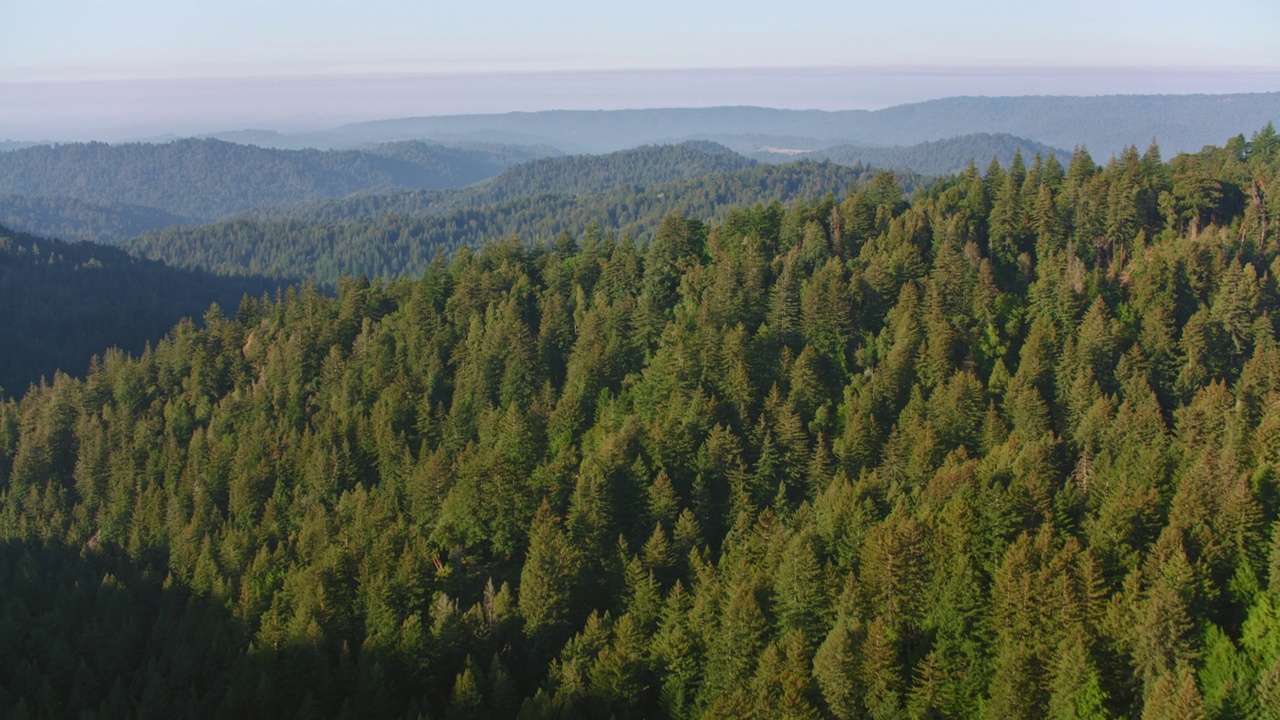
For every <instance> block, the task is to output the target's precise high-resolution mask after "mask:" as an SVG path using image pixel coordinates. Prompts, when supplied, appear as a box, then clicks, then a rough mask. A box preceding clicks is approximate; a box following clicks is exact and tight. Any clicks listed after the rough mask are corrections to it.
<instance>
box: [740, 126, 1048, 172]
mask: <svg viewBox="0 0 1280 720" xmlns="http://www.w3.org/2000/svg"><path fill="white" fill-rule="evenodd" d="M1016 153H1021V154H1022V156H1023V158H1026V159H1028V160H1029V159H1031V158H1033V157H1035V156H1036V155H1041V156H1042V157H1048V156H1049V155H1050V154H1051V153H1052V154H1054V155H1056V156H1057V157H1058V159H1059V160H1061V161H1063V162H1066V161H1068V160H1070V159H1071V153H1070V152H1064V151H1063V150H1060V149H1058V148H1053V147H1049V146H1048V145H1045V144H1043V143H1038V142H1034V141H1032V140H1025V139H1023V138H1020V137H1014V136H1013V135H1008V134H996V135H992V134H990V133H975V134H972V135H962V136H960V137H954V138H948V139H946V140H936V141H933V142H926V143H920V144H918V145H911V146H908V147H884V148H879V147H877V148H870V147H856V146H853V145H837V146H835V147H829V148H824V149H822V150H813V151H811V152H804V153H785V154H783V153H777V152H773V153H767V152H766V153H760V154H758V155H756V157H757V158H759V159H762V160H763V159H768V160H771V161H774V162H778V161H783V162H790V161H795V160H797V159H801V158H806V159H813V160H830V161H831V162H834V163H839V164H841V165H859V164H860V165H868V166H870V167H876V168H883V169H885V170H910V171H913V172H917V173H920V174H922V175H950V174H952V173H958V172H960V171H962V170H964V169H965V167H966V166H967V165H968V164H969V163H970V162H971V161H972V162H976V163H977V164H978V165H979V167H986V165H987V163H988V162H990V161H991V158H993V157H994V158H996V159H997V160H999V161H1000V163H1001V164H1003V165H1008V164H1009V163H1011V162H1013V156H1014V155H1015V154H1016Z"/></svg>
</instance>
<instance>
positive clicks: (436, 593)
mask: <svg viewBox="0 0 1280 720" xmlns="http://www.w3.org/2000/svg"><path fill="white" fill-rule="evenodd" d="M1276 188H1280V140H1278V139H1277V137H1276V134H1275V132H1274V130H1273V129H1272V128H1271V127H1270V126H1268V127H1267V128H1266V129H1264V130H1262V131H1259V132H1257V133H1254V134H1253V136H1252V137H1251V138H1250V139H1246V138H1245V137H1244V136H1240V137H1237V138H1234V139H1232V140H1231V141H1229V142H1228V143H1227V144H1226V145H1225V147H1220V148H1207V149H1206V150H1204V151H1203V152H1200V153H1197V154H1193V155H1179V156H1177V157H1175V158H1173V159H1171V160H1170V161H1168V162H1165V161H1164V160H1162V158H1161V157H1160V154H1159V151H1158V149H1156V148H1155V147H1154V146H1152V147H1151V148H1150V149H1148V150H1147V151H1146V152H1145V153H1143V152H1140V151H1138V150H1137V149H1136V148H1130V149H1128V150H1126V151H1125V152H1124V153H1122V154H1120V155H1118V156H1116V157H1114V158H1112V159H1111V160H1110V161H1108V162H1106V163H1105V164H1103V165H1098V164H1096V163H1095V162H1094V160H1093V159H1092V158H1091V157H1090V156H1089V154H1088V153H1087V152H1084V151H1078V152H1076V153H1074V154H1073V156H1072V158H1071V161H1070V163H1069V164H1068V165H1067V166H1066V167H1063V166H1062V165H1061V164H1059V163H1058V162H1057V160H1056V159H1054V158H1052V157H1046V158H1040V157H1037V158H1035V159H1034V160H1032V161H1030V162H1029V163H1028V162H1025V161H1024V158H1022V157H1021V156H1016V157H1015V158H1014V160H1013V161H1012V162H1011V163H1009V164H1008V165H1004V166H1002V165H1001V164H999V163H992V164H991V165H990V166H989V167H987V168H986V169H985V170H981V171H980V170H979V169H978V168H975V167H972V166H971V167H970V168H969V169H968V170H966V171H964V172H962V173H959V174H956V175H953V176H950V177H948V178H945V179H943V180H941V181H939V182H937V183H934V184H932V185H930V186H929V187H928V188H927V189H922V190H921V191H919V192H917V193H915V194H914V195H911V196H909V195H908V193H906V192H905V191H904V188H903V186H902V184H901V183H900V182H899V181H898V180H897V179H896V178H895V177H894V176H893V175H890V174H886V173H880V174H876V175H874V176H871V177H864V178H860V179H857V181H856V182H854V183H852V186H851V187H850V189H849V190H848V192H847V193H842V194H841V195H840V196H838V197H832V196H827V197H825V198H824V197H822V196H821V195H819V196H818V197H812V198H809V199H807V200H804V201H796V202H791V203H788V204H785V205H784V204H782V203H768V202H758V203H754V204H752V203H751V201H747V203H748V204H743V205H740V206H738V207H736V208H734V209H732V210H726V211H725V212H724V214H723V215H720V216H716V217H705V216H702V215H699V214H696V213H694V212H691V211H688V210H687V209H686V212H685V213H679V212H671V213H668V214H666V215H665V217H663V218H662V219H661V220H660V221H659V220H654V227H653V228H652V230H651V232H652V240H651V242H647V243H642V242H637V241H636V240H634V239H632V238H633V236H630V235H628V234H626V233H623V232H621V231H620V227H621V223H609V222H600V223H599V226H598V227H592V228H590V229H584V230H577V231H571V232H564V233H560V234H559V235H557V236H555V238H554V240H550V241H548V242H544V243H538V244H530V243H527V242H521V240H519V239H518V238H515V237H511V236H507V235H506V233H505V232H503V233H501V235H502V236H503V237H505V238H506V239H494V240H492V241H491V242H488V243H486V244H484V245H483V246H481V247H478V248H476V249H474V250H472V249H467V248H465V247H458V248H456V250H455V251H454V252H453V253H452V255H451V256H450V257H448V258H445V257H443V256H440V257H437V258H436V259H435V260H434V261H431V262H430V263H429V264H426V265H425V266H423V267H415V266H413V265H411V264H406V265H404V266H402V267H401V268H400V270H401V273H388V274H387V276H388V277H391V276H393V275H398V274H402V273H408V274H409V276H408V277H403V278H400V279H395V280H386V281H383V280H378V279H375V280H369V279H367V278H365V277H360V278H353V277H352V276H351V275H346V276H344V277H342V278H341V279H340V280H338V281H337V283H336V292H335V293H334V294H333V295H329V294H326V293H323V292H321V291H320V290H319V289H318V287H317V286H316V285H304V286H301V287H298V288H293V289H289V290H287V291H285V292H282V293H280V294H279V295H277V296H270V295H261V296H253V295H251V296H248V297H246V298H245V299H244V300H243V302H241V304H240V305H239V308H238V310H237V311H236V312H235V314H234V316H232V314H231V312H230V310H229V309H228V311H227V312H225V313H223V312H210V313H208V314H207V315H206V316H205V318H204V322H203V324H202V326H199V327H198V326H197V325H196V324H194V323H192V322H190V321H186V322H182V323H180V324H178V325H177V326H176V327H174V328H173V329H172V331H171V332H170V333H169V335H168V336H167V337H166V338H165V339H164V340H162V341H160V342H158V343H156V344H154V345H153V346H151V347H149V348H147V349H145V350H143V351H142V352H140V353H137V354H134V355H127V354H125V353H123V352H118V351H117V352H109V353H107V354H106V355H105V356H104V357H103V358H102V359H101V361H100V362H97V363H95V364H94V365H93V366H92V368H91V369H90V370H89V372H88V373H87V374H86V375H85V376H84V377H83V378H82V379H75V378H72V377H70V376H68V375H66V374H63V373H58V374H56V375H55V376H53V378H52V380H51V381H50V382H47V383H44V384H41V385H40V386H38V387H34V388H32V389H31V390H30V391H29V392H27V393H25V394H21V393H16V394H14V397H12V398H11V399H8V400H5V401H3V402H2V403H0V714H4V715H5V716H7V717H14V718H19V717H81V716H90V715H92V716H96V717H127V716H147V717H150V716H193V717H206V716H208V717H235V716H246V717H258V716H271V717H300V718H310V717H353V718H354V717H380V718H381V717H397V718H399V717H404V718H419V717H433V718H488V717H525V718H551V717H556V718H575V717H616V718H626V717H632V718H641V717H646V718H647V717H665V718H690V717H707V718H743V717H760V718H775V717H777V718H838V719H841V720H844V719H846V718H875V719H876V720H881V719H886V718H941V717H974V718H978V717H982V718H1044V717H1051V718H1086V717H1087V718H1103V717H1117V718H1151V719H1156V718H1238V717H1259V718H1263V717H1277V716H1280V524H1277V523H1278V522H1280V474H1278V473H1280V413H1277V412H1276V406H1277V404H1280V343H1278V342H1277V330H1278V327H1280V326H1278V325H1277V320H1278V319H1280V318H1277V314H1278V313H1280V285H1277V276H1278V275H1280V224H1278V222H1277V220H1278V219H1280V191H1277V190H1276ZM568 229H569V228H567V227H566V230H568ZM494 234H495V235H498V234H499V233H494ZM285 235H286V234H285V233H282V234H281V237H285ZM491 237H492V236H491ZM262 245H263V244H262V243H261V241H258V242H257V245H253V244H252V243H250V244H247V245H246V246H245V247H246V248H252V247H261V246H262ZM157 247H160V246H159V245H157ZM451 249H452V248H451Z"/></svg>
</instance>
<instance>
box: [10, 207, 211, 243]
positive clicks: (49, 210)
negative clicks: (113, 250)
mask: <svg viewBox="0 0 1280 720" xmlns="http://www.w3.org/2000/svg"><path fill="white" fill-rule="evenodd" d="M0 222H3V223H5V224H6V225H7V226H8V227H10V228H12V229H14V230H17V231H20V232H28V233H31V234H32V235H37V236H40V237H52V238H57V239H60V240H70V241H76V240H86V241H89V242H96V243H101V244H107V245H114V244H118V243H120V242H121V241H123V240H126V239H128V238H131V237H135V236H137V235H141V234H142V233H145V232H148V231H151V230H160V229H162V228H166V227H170V226H173V225H198V224H200V223H201V221H200V220H197V219H195V218H189V217H181V216H178V215H173V214H170V213H167V212H164V211H163V210H156V209H155V208H147V207H141V206H138V205H123V204H120V203H108V204H101V205H100V204H95V203H90V202H85V201H83V200H76V199H74V198H68V197H58V198H53V197H25V196H22V195H0Z"/></svg>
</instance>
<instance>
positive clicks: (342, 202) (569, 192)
mask: <svg viewBox="0 0 1280 720" xmlns="http://www.w3.org/2000/svg"><path fill="white" fill-rule="evenodd" d="M386 147H391V146H390V145H389V146H386ZM754 164H755V162H754V161H752V160H750V159H748V158H745V157H743V156H741V155H739V154H737V153H735V152H733V151H732V150H729V149H728V148H726V147H724V146H723V145H717V144H715V143H709V142H687V143H681V144H679V145H647V146H644V147H639V148H632V149H630V150H621V151H618V152H615V153H606V154H604V155H570V156H560V157H547V158H539V159H536V160H530V161H528V162H525V163H520V164H518V165H514V166H512V167H510V168H507V169H506V170H504V171H502V172H501V173H499V174H498V175H496V176H495V177H493V178H490V179H488V180H485V181H483V182H479V183H476V184H475V185H472V186H470V187H466V188H462V189H460V190H456V191H453V192H444V191H431V190H416V191H413V190H411V191H390V192H376V193H366V194H363V195H359V196H355V197H351V198H344V199H338V200H322V201H317V202H311V203H304V204H301V205H295V206H292V207H282V208H265V209H259V210H255V211H254V212H251V213H246V217H251V218H256V219H268V220H270V219H282V218H288V219H294V220H325V221H338V220H373V219H377V218H380V217H382V216H384V215H387V214H392V213H395V214H401V215H444V214H447V213H449V212H452V211H456V210H459V209H462V208H477V207H482V206H485V205H492V204H497V203H502V202H504V201H509V200H515V199H518V198H527V197H532V196H540V195H557V196H567V197H577V196H581V195H591V194H600V193H606V192H608V191H611V190H615V189H617V188H619V187H622V186H625V187H628V188H637V187H644V186H650V185H659V184H664V183H673V182H677V181H680V180H695V179H697V178H701V177H704V176H707V175H715V174H719V173H726V172H734V171H737V170H745V169H747V168H750V167H751V166H753V165H754Z"/></svg>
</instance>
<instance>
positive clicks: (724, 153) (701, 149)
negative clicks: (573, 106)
mask: <svg viewBox="0 0 1280 720" xmlns="http://www.w3.org/2000/svg"><path fill="white" fill-rule="evenodd" d="M754 164H755V163H754V162H753V161H751V160H749V159H747V158H745V157H743V156H741V155H739V154H738V153H735V152H733V151H732V150H730V149H729V148H726V147H724V146H723V145H717V144H716V143H710V142H686V143H681V144H679V145H647V146H644V147H639V148H634V149H631V150H623V151H620V152H615V153H608V154H605V155H573V156H566V157H556V158H543V159H540V160H533V161H530V162H527V163H522V164H520V165H516V166H515V167H511V168H508V169H507V170H505V171H503V172H502V173H501V174H499V175H498V176H496V177H494V178H493V179H491V180H489V181H487V182H485V183H483V184H481V185H479V186H477V187H475V188H472V189H471V190H470V191H469V192H468V194H469V195H474V196H475V199H474V200H469V202H470V203H471V204H478V202H493V201H501V200H510V199H513V198H517V197H521V196H524V195H533V194H544V193H545V194H554V195H589V194H592V193H600V192H605V191H608V190H612V189H614V188H616V187H618V186H620V185H628V186H636V185H658V184H661V183H669V182H676V181H679V180H692V179H694V178H698V177H702V176H704V175H713V174H716V173H727V172H733V171H735V170H745V169H747V168H749V167H751V166H752V165H754Z"/></svg>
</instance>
